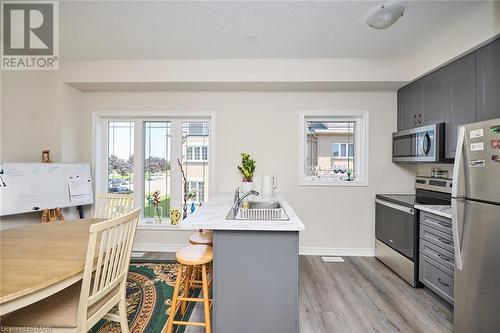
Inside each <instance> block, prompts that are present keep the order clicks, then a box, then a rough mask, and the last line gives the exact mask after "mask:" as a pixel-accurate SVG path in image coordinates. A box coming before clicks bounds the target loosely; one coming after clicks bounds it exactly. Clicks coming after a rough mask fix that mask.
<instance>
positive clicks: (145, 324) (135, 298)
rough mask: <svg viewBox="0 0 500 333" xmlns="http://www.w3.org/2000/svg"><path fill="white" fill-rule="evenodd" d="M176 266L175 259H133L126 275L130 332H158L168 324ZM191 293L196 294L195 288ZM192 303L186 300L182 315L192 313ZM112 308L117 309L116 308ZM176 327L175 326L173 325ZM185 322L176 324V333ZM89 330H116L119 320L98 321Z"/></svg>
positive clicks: (110, 332) (108, 332) (94, 332)
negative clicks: (135, 260) (173, 260)
mask: <svg viewBox="0 0 500 333" xmlns="http://www.w3.org/2000/svg"><path fill="white" fill-rule="evenodd" d="M177 269H178V266H177V264H176V263H175V262H163V263H132V264H130V267H129V272H128V277H127V317H128V325H129V329H130V332H133V333H142V332H144V333H161V332H162V331H163V329H164V327H165V326H166V324H167V319H168V311H169V310H170V304H171V302H172V294H173V291H174V287H175V279H176V277H177ZM192 293H193V295H191V297H197V296H198V295H199V293H200V290H199V289H195V290H194V291H193V292H192ZM193 308H194V304H193V303H191V304H189V306H188V308H187V311H186V314H185V315H184V317H183V318H176V319H177V320H179V319H180V320H183V321H187V320H188V319H189V317H190V316H191V313H192V311H193ZM112 312H114V313H117V312H118V309H117V308H115V309H113V310H112ZM174 328H175V327H174ZM185 329H186V327H185V326H178V327H177V330H175V331H174V332H175V333H183V332H184V330H185ZM90 332H92V333H118V332H121V329H120V324H119V323H115V322H112V321H108V320H101V321H99V322H98V323H97V324H96V325H95V326H94V327H93V328H92V329H91V330H90Z"/></svg>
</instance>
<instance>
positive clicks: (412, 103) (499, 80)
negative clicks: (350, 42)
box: [398, 38, 500, 159]
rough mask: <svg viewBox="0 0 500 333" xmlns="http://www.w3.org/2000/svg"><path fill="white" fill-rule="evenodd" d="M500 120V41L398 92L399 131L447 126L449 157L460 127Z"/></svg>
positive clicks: (453, 148) (447, 152)
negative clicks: (438, 125) (436, 125)
mask: <svg viewBox="0 0 500 333" xmlns="http://www.w3.org/2000/svg"><path fill="white" fill-rule="evenodd" d="M494 118H500V38H498V39H496V40H495V41H493V42H491V43H490V44H488V45H486V46H483V47H482V48H480V49H478V50H477V51H475V52H472V53H470V54H468V55H466V56H464V57H462V58H460V59H458V60H456V61H454V62H453V63H451V64H449V65H447V66H444V67H443V68H440V69H438V70H436V71H434V72H432V73H430V74H428V75H426V76H424V77H423V78H421V79H419V80H417V81H415V82H412V83H410V84H409V85H407V86H405V87H403V88H401V89H399V90H398V131H401V130H405V129H409V128H413V127H419V126H425V125H431V124H436V123H441V122H444V123H445V131H446V133H445V158H450V159H452V158H454V157H455V150H456V142H457V132H458V126H460V125H463V124H468V123H473V122H476V121H484V120H489V119H494Z"/></svg>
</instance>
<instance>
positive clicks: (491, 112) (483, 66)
mask: <svg viewBox="0 0 500 333" xmlns="http://www.w3.org/2000/svg"><path fill="white" fill-rule="evenodd" d="M476 96H477V99H476V113H477V121H483V120H488V119H495V118H500V38H499V39H497V40H496V41H494V42H492V43H490V44H488V45H486V46H484V47H482V48H480V49H479V50H477V51H476Z"/></svg>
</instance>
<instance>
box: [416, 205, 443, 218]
mask: <svg viewBox="0 0 500 333" xmlns="http://www.w3.org/2000/svg"><path fill="white" fill-rule="evenodd" d="M415 209H420V210H423V211H425V212H429V213H432V214H436V215H439V216H443V217H446V218H449V219H451V206H450V205H415Z"/></svg>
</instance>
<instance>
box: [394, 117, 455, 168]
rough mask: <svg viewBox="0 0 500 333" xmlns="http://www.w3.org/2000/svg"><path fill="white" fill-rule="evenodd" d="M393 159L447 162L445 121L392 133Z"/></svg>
mask: <svg viewBox="0 0 500 333" xmlns="http://www.w3.org/2000/svg"><path fill="white" fill-rule="evenodd" d="M392 161H393V162H405V163H439V162H447V160H446V159H445V157H444V123H439V124H434V125H428V126H422V127H417V128H412V129H409V130H405V131H400V132H395V133H392Z"/></svg>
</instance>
